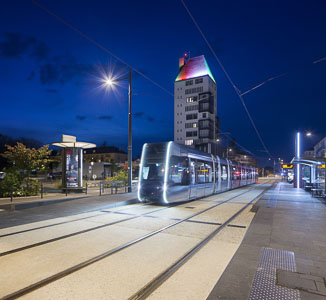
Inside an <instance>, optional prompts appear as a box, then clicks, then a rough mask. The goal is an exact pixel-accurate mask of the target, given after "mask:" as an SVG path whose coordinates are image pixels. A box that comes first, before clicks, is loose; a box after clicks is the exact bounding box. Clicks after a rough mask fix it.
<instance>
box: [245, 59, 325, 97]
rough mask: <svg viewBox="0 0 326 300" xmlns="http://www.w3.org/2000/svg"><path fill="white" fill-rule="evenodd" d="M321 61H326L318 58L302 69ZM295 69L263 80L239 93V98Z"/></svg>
mask: <svg viewBox="0 0 326 300" xmlns="http://www.w3.org/2000/svg"><path fill="white" fill-rule="evenodd" d="M323 61H326V57H322V58H319V59H317V60H315V61H313V62H311V63H309V64H306V65H304V66H303V67H307V66H310V65H311V64H318V63H321V62H323ZM297 69H298V68H296V69H293V70H291V71H288V72H285V73H282V74H279V75H275V76H272V77H270V78H268V79H266V80H264V81H263V82H261V83H259V84H257V85H255V86H254V87H252V88H250V89H249V90H247V91H245V92H243V93H241V96H243V95H246V94H248V93H250V92H252V91H253V90H255V89H258V88H260V87H261V86H263V85H265V84H266V83H267V82H270V81H272V80H274V79H277V78H280V77H283V76H285V75H288V74H289V73H291V72H294V71H295V70H297Z"/></svg>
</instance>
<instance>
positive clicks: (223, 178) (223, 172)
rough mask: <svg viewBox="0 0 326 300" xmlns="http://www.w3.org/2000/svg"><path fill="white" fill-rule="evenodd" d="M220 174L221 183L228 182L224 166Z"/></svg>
mask: <svg viewBox="0 0 326 300" xmlns="http://www.w3.org/2000/svg"><path fill="white" fill-rule="evenodd" d="M221 167H222V174H221V179H222V181H226V180H228V172H227V170H226V165H222V166H221Z"/></svg>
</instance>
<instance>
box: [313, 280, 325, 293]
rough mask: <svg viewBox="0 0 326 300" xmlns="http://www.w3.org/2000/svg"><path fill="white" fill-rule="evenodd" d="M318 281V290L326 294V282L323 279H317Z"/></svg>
mask: <svg viewBox="0 0 326 300" xmlns="http://www.w3.org/2000/svg"><path fill="white" fill-rule="evenodd" d="M315 283H316V286H317V290H318V292H320V293H321V294H323V295H325V296H326V286H325V282H324V281H322V282H320V281H315Z"/></svg>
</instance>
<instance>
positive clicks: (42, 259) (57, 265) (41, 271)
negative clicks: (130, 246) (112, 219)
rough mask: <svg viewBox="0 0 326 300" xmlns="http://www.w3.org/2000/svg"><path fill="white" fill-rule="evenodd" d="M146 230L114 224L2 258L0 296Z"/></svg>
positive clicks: (97, 253)
mask: <svg viewBox="0 0 326 300" xmlns="http://www.w3.org/2000/svg"><path fill="white" fill-rule="evenodd" d="M147 233H149V231H145V230H140V229H131V228H122V227H118V226H116V225H113V226H110V227H106V228H102V229H99V230H96V231H95V232H88V233H85V234H81V235H78V236H74V237H71V238H69V240H60V241H57V242H55V243H50V244H46V245H43V246H39V247H35V248H32V249H28V250H25V251H23V252H18V253H15V254H11V255H8V256H5V257H0V269H1V272H0V282H1V289H0V298H1V297H3V296H5V295H8V294H10V293H12V292H14V291H16V290H18V289H21V288H23V287H25V286H28V285H30V284H32V283H34V282H37V281H39V280H41V279H43V278H45V277H48V276H51V275H52V274H55V273H57V272H59V271H62V270H64V269H66V268H68V267H70V266H73V265H76V264H78V263H80V262H82V261H85V260H87V259H89V258H91V257H94V256H96V255H99V254H101V253H103V252H105V251H108V250H110V249H113V248H115V247H117V246H120V245H121V244H123V243H126V242H129V241H131V240H133V239H136V238H138V237H141V236H143V235H144V234H147ZM22 270H23V272H22ZM26 274H28V275H26Z"/></svg>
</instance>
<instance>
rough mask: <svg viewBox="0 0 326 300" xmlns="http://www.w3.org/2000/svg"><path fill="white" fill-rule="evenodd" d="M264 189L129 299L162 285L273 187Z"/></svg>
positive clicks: (145, 296) (141, 296) (148, 292)
mask: <svg viewBox="0 0 326 300" xmlns="http://www.w3.org/2000/svg"><path fill="white" fill-rule="evenodd" d="M272 187H273V185H272V186H271V187H269V188H268V189H266V190H264V191H263V192H262V193H260V194H259V195H258V196H257V197H255V198H254V199H252V200H251V201H249V202H248V203H247V204H245V205H244V206H243V207H242V208H241V209H239V210H238V211H237V212H236V213H234V214H233V215H232V216H231V217H230V218H228V219H227V220H226V221H225V222H223V223H222V224H221V225H220V226H219V227H218V228H216V229H215V230H214V231H213V232H212V233H210V234H209V235H208V236H207V237H205V238H204V239H203V240H201V241H200V242H199V243H198V244H196V245H195V246H194V247H192V248H191V249H190V250H188V251H187V252H186V253H185V254H184V255H183V256H181V257H180V258H179V259H178V260H176V261H175V262H174V263H173V264H171V265H170V266H169V267H168V268H166V269H165V270H164V271H163V272H161V273H160V274H159V275H157V276H156V277H155V278H154V279H153V280H151V281H150V282H148V283H147V284H146V285H145V286H143V287H142V288H141V289H139V290H138V291H137V292H136V293H135V294H133V295H132V296H131V297H130V298H128V300H141V299H146V298H147V297H148V296H149V295H150V294H151V293H152V292H154V291H155V290H156V289H157V288H158V287H159V286H160V285H162V284H163V283H164V282H165V281H166V280H167V279H168V278H170V277H171V276H172V275H173V274H174V273H175V272H176V271H177V270H178V269H179V268H180V267H181V266H182V265H183V264H184V263H186V262H187V261H188V260H189V259H190V258H191V257H192V256H193V255H195V254H196V253H197V252H198V251H199V250H200V249H201V248H202V247H204V246H205V245H206V244H207V243H208V242H209V241H210V240H211V239H212V238H213V237H215V236H216V235H217V234H218V233H219V232H220V231H222V230H223V229H224V228H225V227H226V226H229V225H230V223H231V222H232V221H233V220H234V219H235V218H236V217H238V216H239V215H240V214H241V213H242V212H243V211H244V210H245V209H246V208H248V207H249V206H250V205H251V204H252V203H253V202H255V201H258V200H259V199H260V198H262V197H263V195H264V194H265V193H266V192H267V191H268V190H269V189H270V188H272Z"/></svg>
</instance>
